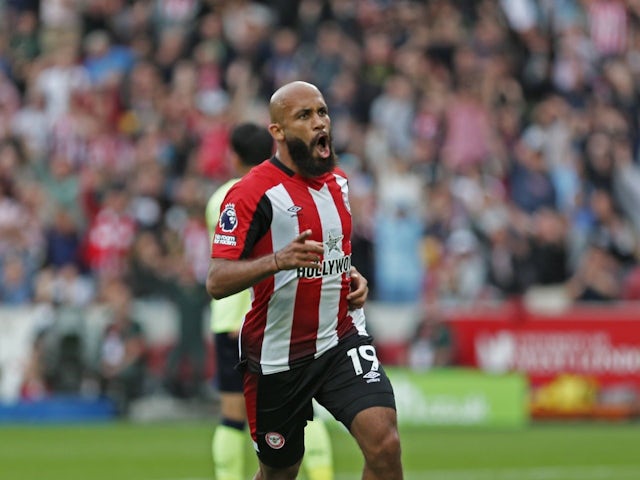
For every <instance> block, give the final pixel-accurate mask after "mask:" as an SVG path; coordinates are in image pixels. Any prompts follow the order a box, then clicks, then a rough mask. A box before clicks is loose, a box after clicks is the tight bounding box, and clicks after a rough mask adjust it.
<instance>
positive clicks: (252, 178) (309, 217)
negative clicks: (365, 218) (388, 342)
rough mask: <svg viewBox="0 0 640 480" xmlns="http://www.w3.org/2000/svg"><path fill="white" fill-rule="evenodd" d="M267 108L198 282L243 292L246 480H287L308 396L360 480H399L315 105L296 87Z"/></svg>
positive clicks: (338, 179) (338, 183) (321, 108)
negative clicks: (260, 137)
mask: <svg viewBox="0 0 640 480" xmlns="http://www.w3.org/2000/svg"><path fill="white" fill-rule="evenodd" d="M269 112H270V116H271V123H270V125H269V131H270V133H271V136H272V137H273V138H274V139H275V141H276V147H277V149H276V154H275V155H274V156H273V157H272V158H271V160H269V161H266V162H263V163H261V164H260V165H258V166H256V167H254V168H253V169H252V170H251V172H249V173H248V174H247V175H245V176H244V177H243V178H242V179H241V180H240V181H239V182H238V183H236V184H235V185H234V186H233V187H232V188H231V189H230V190H229V192H228V194H227V196H226V197H225V199H224V201H223V203H222V206H221V216H220V220H219V222H218V225H217V226H216V231H215V234H214V238H213V246H212V255H211V256H212V260H211V266H210V269H209V275H208V278H207V290H208V292H209V293H210V294H211V295H212V296H213V297H214V298H216V299H219V298H224V297H226V296H229V295H232V294H234V293H237V292H240V291H242V290H244V289H246V288H248V287H251V289H252V299H253V301H252V306H251V309H250V310H249V312H248V313H247V315H246V316H245V319H244V322H243V324H242V327H241V330H240V360H241V366H242V368H243V370H244V397H245V405H246V411H247V415H248V420H249V427H250V431H251V436H252V438H253V441H254V446H255V449H256V452H257V455H258V460H259V465H260V468H259V470H258V472H257V473H256V476H255V479H256V480H273V479H294V478H296V476H297V474H298V469H299V467H300V464H301V461H302V457H303V455H304V437H303V432H304V427H305V425H306V422H307V421H308V420H311V418H312V415H313V404H312V400H313V399H316V400H317V401H318V402H319V403H320V404H321V405H323V406H324V407H325V408H326V409H327V410H328V411H329V412H330V413H331V414H332V415H333V416H334V417H335V418H336V419H337V420H339V421H340V422H342V423H343V424H344V425H345V426H346V427H347V429H348V430H349V432H350V433H351V434H352V435H353V436H354V437H355V439H356V440H357V443H358V445H359V447H360V449H361V450H362V453H363V455H364V471H363V476H362V478H363V479H365V480H400V479H402V465H401V461H400V438H399V434H398V429H397V418H396V410H395V398H394V394H393V389H392V387H391V383H390V382H389V379H388V378H387V376H386V374H385V372H384V370H383V368H382V366H381V365H380V363H379V362H378V359H377V357H376V351H375V348H374V346H373V345H372V344H371V342H372V340H371V337H370V336H369V335H368V334H367V331H366V326H365V319H364V313H363V310H362V306H363V304H364V301H365V300H366V296H367V292H368V290H367V288H366V285H363V283H364V282H356V287H355V290H353V291H352V288H353V283H352V277H353V275H354V273H353V272H352V269H351V264H350V263H351V213H350V210H349V200H348V184H347V178H346V175H345V173H344V172H343V171H342V170H341V169H340V168H339V167H337V166H336V159H335V155H334V153H333V149H332V144H331V130H330V127H331V120H330V118H329V112H328V109H327V105H326V102H325V101H324V98H323V96H322V94H321V93H320V91H319V90H318V89H317V88H316V87H315V86H314V85H311V84H309V83H306V82H299V81H297V82H292V83H289V84H286V85H284V86H283V87H281V88H279V89H278V90H277V91H276V92H275V93H274V94H273V96H272V97H271V101H270V104H269ZM356 275H357V274H356Z"/></svg>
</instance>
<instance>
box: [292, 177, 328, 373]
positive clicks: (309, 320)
mask: <svg viewBox="0 0 640 480" xmlns="http://www.w3.org/2000/svg"><path fill="white" fill-rule="evenodd" d="M287 190H288V191H289V194H290V195H291V197H292V198H295V199H296V205H298V206H300V207H302V209H301V210H300V211H299V212H298V225H299V228H300V232H304V231H305V230H307V229H309V228H311V229H312V234H311V239H312V240H317V241H319V242H322V231H317V230H318V227H317V226H318V225H321V223H320V216H319V215H318V210H317V209H316V204H315V202H314V201H313V198H312V197H311V195H310V194H309V191H308V190H305V191H303V190H302V189H296V192H292V191H290V190H289V189H287ZM314 226H315V227H316V228H315V229H314V228H313V227H314ZM314 230H316V231H314ZM320 262H321V263H322V259H321V260H320ZM321 292H322V278H300V279H299V280H298V288H297V291H296V298H295V306H294V308H293V325H292V327H291V338H292V339H295V343H294V342H292V343H291V344H290V346H289V364H290V365H291V364H293V363H295V361H296V360H299V359H301V358H304V357H308V356H310V355H313V354H314V353H315V352H316V338H317V335H318V324H319V321H320V318H319V310H320V294H321Z"/></svg>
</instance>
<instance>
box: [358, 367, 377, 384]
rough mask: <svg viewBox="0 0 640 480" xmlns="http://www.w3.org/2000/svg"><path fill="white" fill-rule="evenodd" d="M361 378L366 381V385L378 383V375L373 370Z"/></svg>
mask: <svg viewBox="0 0 640 480" xmlns="http://www.w3.org/2000/svg"><path fill="white" fill-rule="evenodd" d="M362 378H365V379H366V380H367V383H373V382H379V381H380V374H379V373H378V372H376V371H374V370H371V371H370V372H369V373H365V374H364V375H363V376H362Z"/></svg>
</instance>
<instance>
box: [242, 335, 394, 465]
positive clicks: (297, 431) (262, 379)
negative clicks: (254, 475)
mask: <svg viewBox="0 0 640 480" xmlns="http://www.w3.org/2000/svg"><path fill="white" fill-rule="evenodd" d="M244 387H245V401H246V404H247V416H248V420H249V426H250V428H251V436H252V437H253V440H254V442H255V447H256V449H257V452H258V457H259V458H260V461H262V462H263V463H264V464H265V465H268V466H270V467H274V468H285V467H289V466H291V465H293V464H295V463H296V462H297V461H298V460H300V459H301V458H302V456H303V454H304V427H305V425H306V422H307V420H311V419H312V418H313V405H312V399H313V398H315V399H316V400H317V401H318V403H319V404H320V405H322V406H323V407H325V408H326V409H327V410H328V411H329V412H330V413H331V414H332V415H333V416H334V418H336V419H337V420H338V421H340V422H342V423H343V424H344V425H345V426H346V427H347V429H350V427H351V422H352V421H353V419H354V418H355V416H356V414H358V412H361V411H362V410H365V409H367V408H369V407H390V408H394V409H395V398H394V395H393V389H392V387H391V383H390V382H389V379H388V378H387V375H386V374H385V372H384V370H383V368H382V366H381V365H380V364H379V362H378V359H377V357H376V351H375V348H374V347H373V345H371V338H370V337H363V336H359V335H354V336H352V337H349V338H348V339H345V340H344V341H343V342H341V343H340V344H339V345H338V346H337V347H335V348H333V349H332V350H330V351H328V352H326V353H325V354H323V355H322V356H321V357H320V358H318V359H316V360H314V361H312V362H310V363H308V364H305V365H302V366H300V367H298V368H294V369H293V370H290V371H287V372H282V373H275V374H271V375H259V374H256V373H251V372H248V371H247V372H245V377H244Z"/></svg>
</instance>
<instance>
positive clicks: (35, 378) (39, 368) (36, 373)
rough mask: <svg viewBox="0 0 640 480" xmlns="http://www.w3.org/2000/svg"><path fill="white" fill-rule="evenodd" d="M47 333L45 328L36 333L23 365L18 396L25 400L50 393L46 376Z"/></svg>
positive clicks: (47, 368) (48, 373) (48, 371)
mask: <svg viewBox="0 0 640 480" xmlns="http://www.w3.org/2000/svg"><path fill="white" fill-rule="evenodd" d="M47 333H48V332H47V330H41V331H39V332H37V333H36V335H35V338H34V339H33V343H32V346H31V351H30V352H29V356H28V357H27V362H26V365H25V366H24V372H23V378H22V387H21V388H20V397H21V398H23V399H25V400H40V399H42V398H45V397H47V396H48V395H49V394H50V393H51V385H50V381H49V379H48V378H47V376H48V375H50V374H51V372H50V369H51V366H50V365H49V366H48V365H47V361H48V360H49V358H47V348H46V347H47V345H46V344H47V341H46V338H47Z"/></svg>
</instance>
